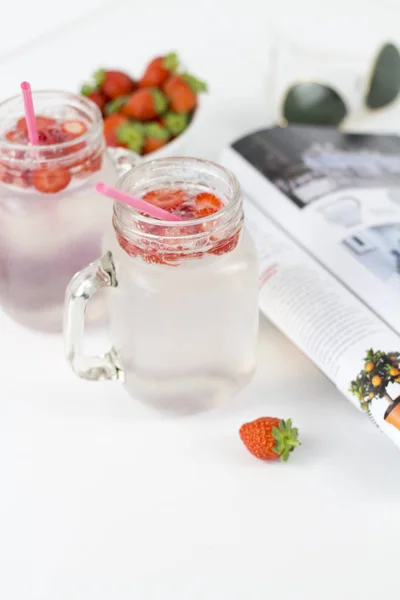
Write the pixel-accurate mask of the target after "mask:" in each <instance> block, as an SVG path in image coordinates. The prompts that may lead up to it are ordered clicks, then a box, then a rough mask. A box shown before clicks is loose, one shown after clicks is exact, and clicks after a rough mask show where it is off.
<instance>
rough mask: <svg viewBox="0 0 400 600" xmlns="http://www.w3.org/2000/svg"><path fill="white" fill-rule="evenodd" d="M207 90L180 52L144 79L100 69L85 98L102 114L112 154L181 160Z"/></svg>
mask: <svg viewBox="0 0 400 600" xmlns="http://www.w3.org/2000/svg"><path fill="white" fill-rule="evenodd" d="M206 91H207V85H206V83H205V82H204V81H201V80H200V79H198V78H197V77H194V76H193V75H191V74H190V73H188V72H187V71H186V70H185V69H183V68H182V67H181V65H180V62H179V59H178V56H177V54H176V53H175V52H171V53H170V54H166V55H164V56H157V57H155V58H153V59H152V60H151V61H150V62H149V63H148V65H147V66H146V68H145V70H144V72H143V73H142V75H141V77H140V78H139V79H135V78H134V77H132V76H131V75H129V74H128V73H126V72H124V71H117V70H111V69H100V70H98V71H96V72H95V73H94V75H93V77H92V80H91V81H90V82H89V83H86V84H84V85H83V87H82V89H81V94H82V95H84V96H86V97H88V98H89V99H90V100H92V101H93V102H94V103H95V104H97V106H98V107H99V108H100V110H101V112H102V115H103V122H104V136H105V139H106V143H107V146H108V147H109V148H121V149H125V150H128V151H131V152H133V153H135V154H136V155H139V156H143V157H145V158H152V159H153V158H160V157H163V156H178V155H179V154H182V148H183V147H184V145H185V143H186V141H187V139H188V137H189V134H190V132H191V131H192V129H193V124H194V121H195V119H196V117H197V114H198V111H199V95H200V94H201V93H203V92H206Z"/></svg>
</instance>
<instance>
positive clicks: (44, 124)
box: [17, 115, 57, 132]
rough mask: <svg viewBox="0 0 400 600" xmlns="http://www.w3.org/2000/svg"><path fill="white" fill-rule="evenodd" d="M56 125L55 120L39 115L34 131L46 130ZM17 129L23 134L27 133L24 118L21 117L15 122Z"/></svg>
mask: <svg viewBox="0 0 400 600" xmlns="http://www.w3.org/2000/svg"><path fill="white" fill-rule="evenodd" d="M56 123H57V121H56V120H55V119H51V118H50V117H42V116H40V115H38V116H37V117H36V129H37V130H38V131H40V130H42V129H48V128H49V127H54V125H56ZM17 129H20V130H21V131H25V132H27V131H28V126H27V124H26V119H25V117H22V118H21V119H19V121H17Z"/></svg>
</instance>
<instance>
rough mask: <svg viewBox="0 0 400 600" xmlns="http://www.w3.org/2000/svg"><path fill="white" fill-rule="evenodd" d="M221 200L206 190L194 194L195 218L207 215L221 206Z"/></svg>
mask: <svg viewBox="0 0 400 600" xmlns="http://www.w3.org/2000/svg"><path fill="white" fill-rule="evenodd" d="M223 207H224V205H223V204H222V202H221V200H220V199H219V198H217V196H214V194H210V193H208V192H202V193H201V194H197V196H196V212H197V218H199V219H200V218H202V217H208V216H209V215H213V214H214V213H216V212H218V211H219V210H221V208H223Z"/></svg>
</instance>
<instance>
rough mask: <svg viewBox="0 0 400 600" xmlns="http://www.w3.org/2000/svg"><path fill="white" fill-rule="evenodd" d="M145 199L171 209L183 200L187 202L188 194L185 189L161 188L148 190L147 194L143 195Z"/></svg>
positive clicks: (165, 208)
mask: <svg viewBox="0 0 400 600" xmlns="http://www.w3.org/2000/svg"><path fill="white" fill-rule="evenodd" d="M143 200H146V202H150V204H154V205H155V206H159V207H160V208H163V209H164V210H169V209H170V208H175V207H176V206H179V205H180V204H182V203H183V202H187V200H188V194H187V192H185V190H179V189H169V188H161V189H159V190H152V191H151V192H147V194H145V195H144V196H143Z"/></svg>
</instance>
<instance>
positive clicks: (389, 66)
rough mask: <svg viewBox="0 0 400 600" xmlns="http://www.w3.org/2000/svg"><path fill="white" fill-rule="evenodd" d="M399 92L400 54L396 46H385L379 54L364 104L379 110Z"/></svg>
mask: <svg viewBox="0 0 400 600" xmlns="http://www.w3.org/2000/svg"><path fill="white" fill-rule="evenodd" d="M399 92H400V54H399V51H398V50H397V48H396V46H394V45H393V44H386V45H385V46H384V47H383V48H382V50H381V51H380V52H379V54H378V57H377V59H376V62H375V68H374V71H373V73H372V77H371V85H370V89H369V92H368V94H367V97H366V99H365V103H366V105H367V106H368V107H369V108H381V107H382V106H386V105H387V104H389V103H390V102H393V100H394V99H395V98H397V96H398V94H399Z"/></svg>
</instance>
